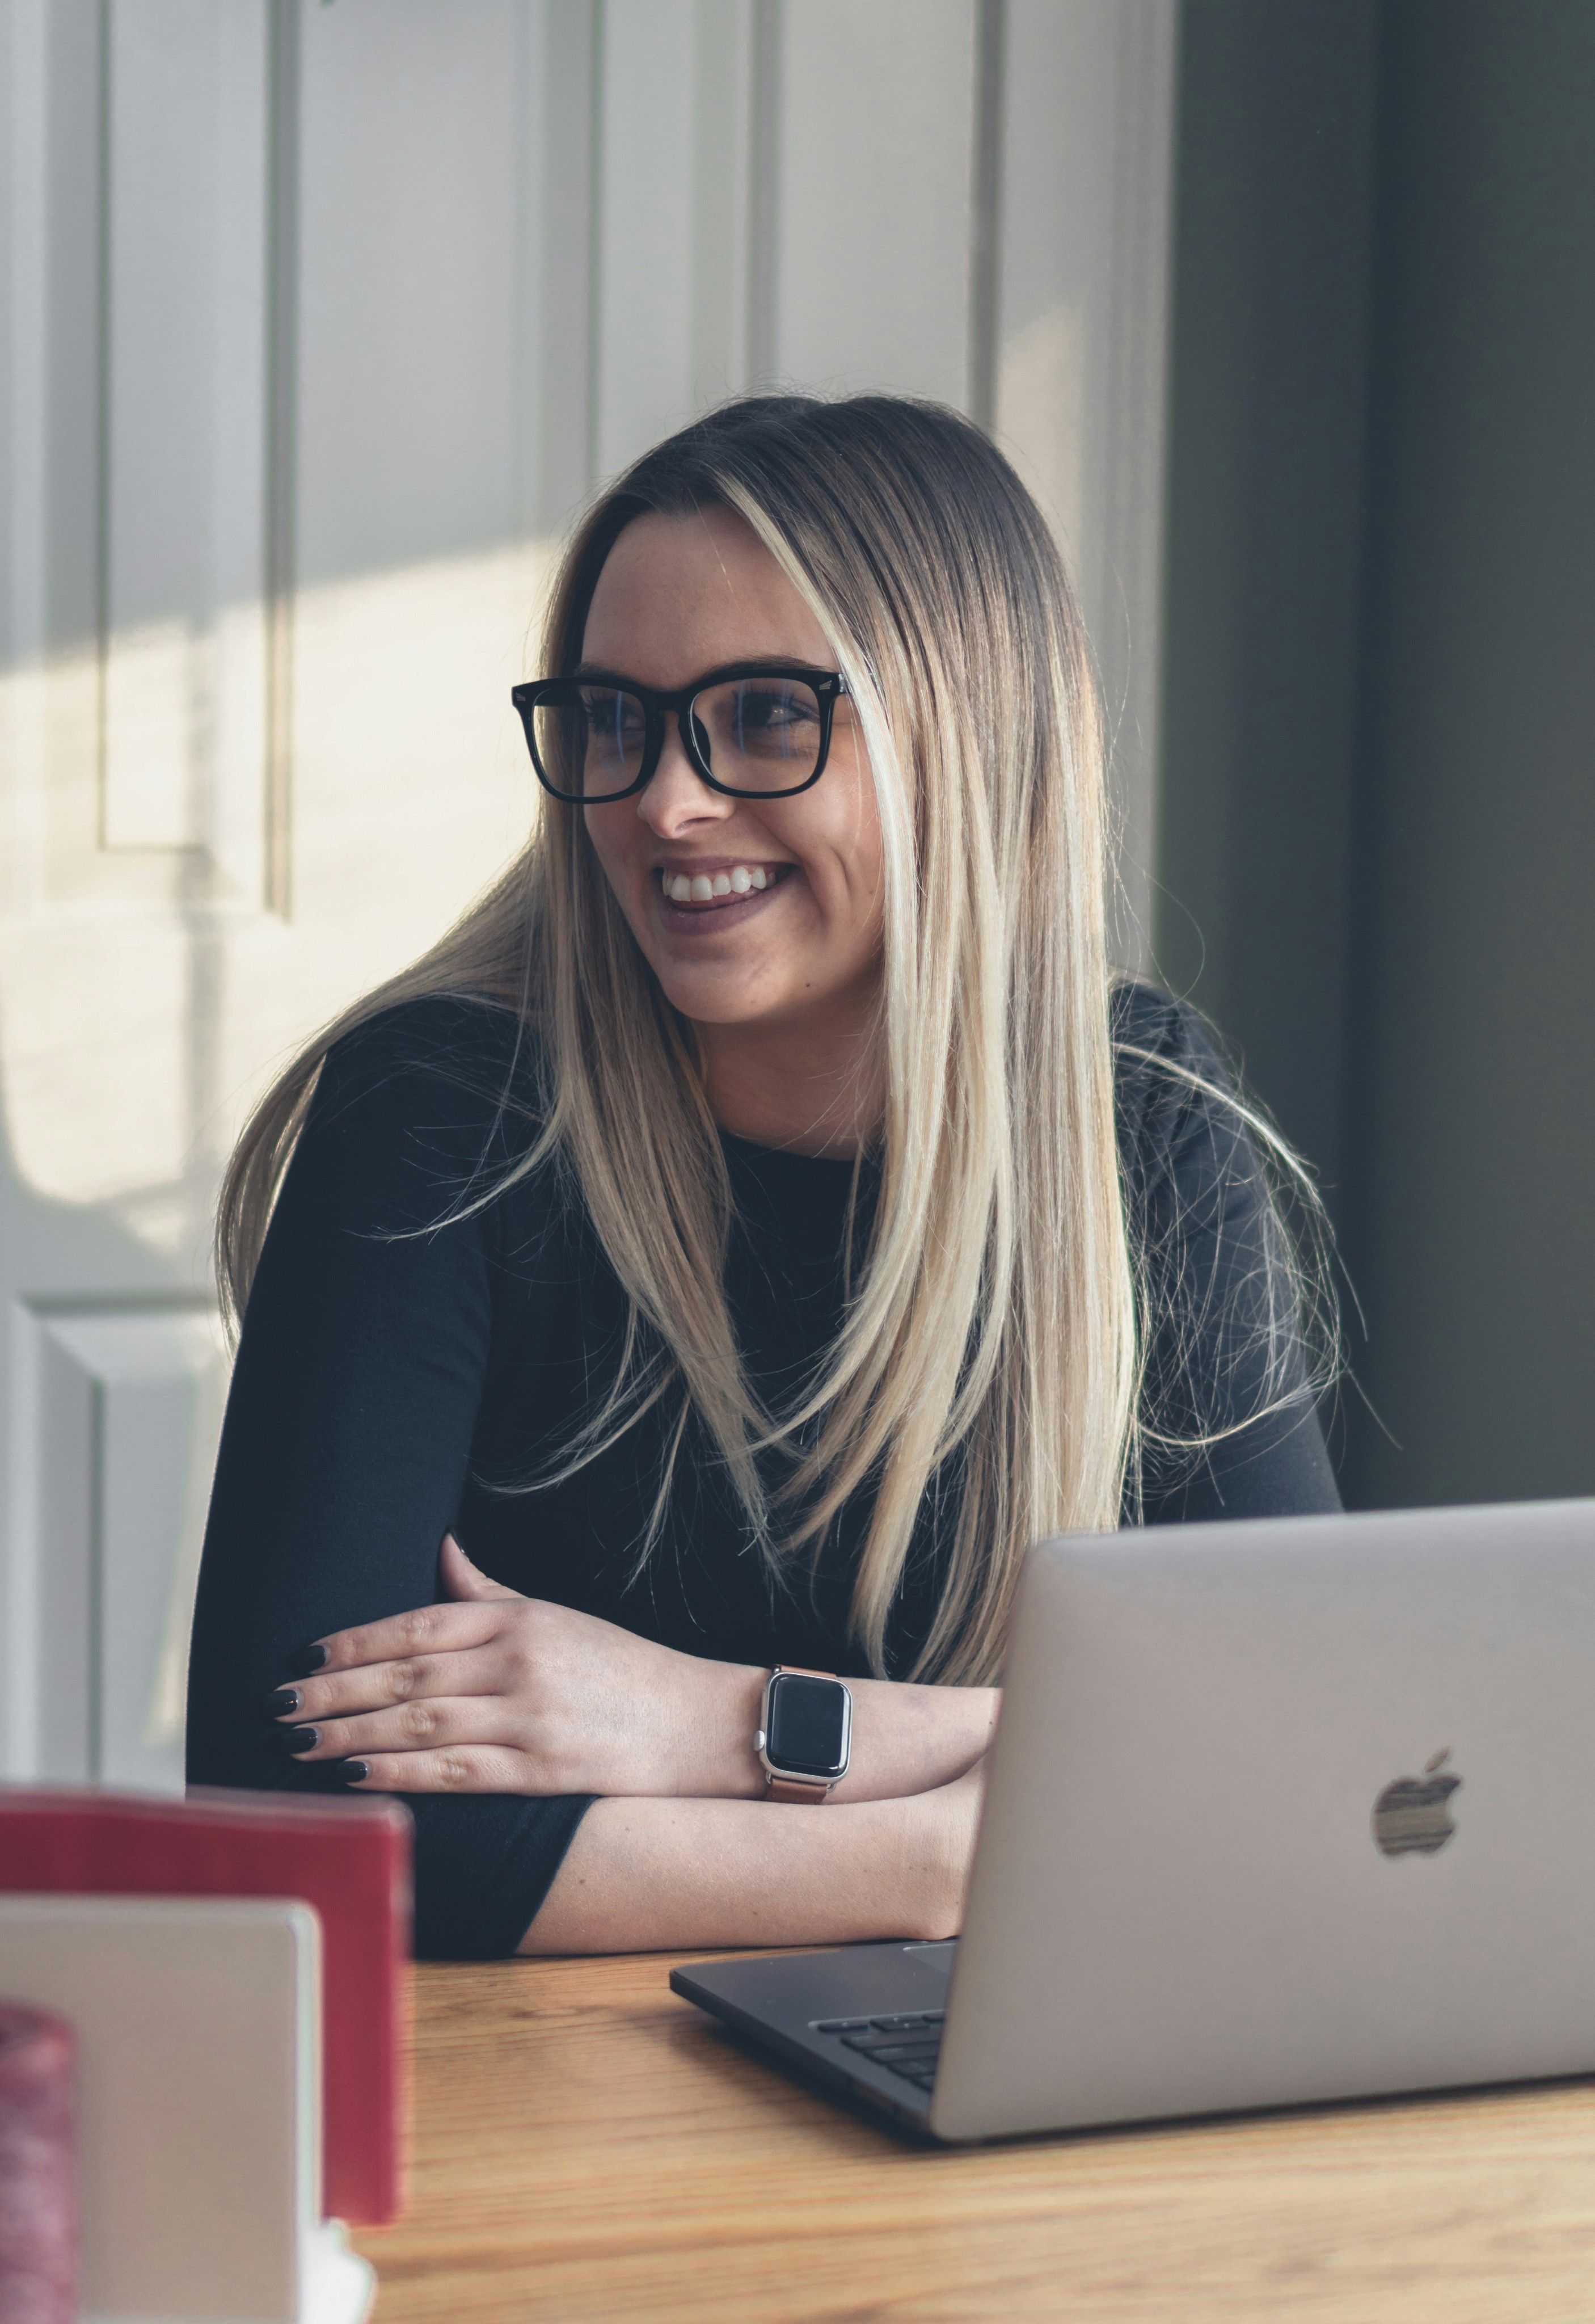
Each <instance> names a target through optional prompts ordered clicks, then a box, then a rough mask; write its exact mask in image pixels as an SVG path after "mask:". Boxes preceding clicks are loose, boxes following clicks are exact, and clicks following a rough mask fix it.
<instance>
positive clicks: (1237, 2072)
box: [670, 1501, 1595, 2140]
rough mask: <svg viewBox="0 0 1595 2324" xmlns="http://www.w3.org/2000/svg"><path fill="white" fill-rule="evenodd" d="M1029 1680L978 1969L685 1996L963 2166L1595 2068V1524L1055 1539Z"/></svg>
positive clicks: (1556, 1512)
mask: <svg viewBox="0 0 1595 2324" xmlns="http://www.w3.org/2000/svg"><path fill="white" fill-rule="evenodd" d="M1005 1688H1006V1692H1005V1694H1004V1700H1003V1708H1002V1718H1001V1723H1000V1729H999V1732H998V1738H997V1741H996V1744H995V1746H994V1748H993V1753H992V1763H991V1781H990V1785H989V1789H988V1793H987V1798H986V1807H985V1813H984V1817H983V1819H982V1826H981V1832H980V1840H979V1843H978V1846H977V1849H976V1853H975V1863H974V1871H973V1880H972V1884H971V1888H970V1896H969V1906H968V1912H967V1914H966V1916H965V1923H964V1932H963V1937H962V1938H961V1939H960V1940H959V1941H957V1942H956V1943H955V1944H953V1943H948V1944H903V1943H891V1944H871V1945H853V1946H847V1947H844V1948H843V1949H841V1950H833V1951H828V1952H817V1953H783V1954H779V1955H776V1956H774V1957H771V1958H770V1959H764V1960H718V1961H715V1960H711V1961H704V1962H700V1963H696V1964H695V1965H693V1966H691V1967H688V1968H684V1969H676V1970H673V1971H672V1973H671V1978H670V1982H671V1985H672V1986H673V1987H674V1988H675V1990H676V1991H677V1992H678V1993H679V1994H682V1995H684V1996H686V1997H687V1999H688V2000H691V2001H695V2002H697V2003H698V2004H699V2005H700V2006H702V2007H704V2008H705V2009H707V2010H711V2011H713V2012H714V2014H715V2015H716V2016H717V2017H720V2018H722V2019H724V2021H725V2022H726V2023H727V2024H730V2025H732V2026H733V2027H735V2028H736V2029H737V2031H738V2032H739V2033H743V2034H745V2035H747V2036H749V2037H750V2038H751V2039H752V2040H753V2041H755V2042H757V2043H761V2044H763V2045H764V2046H765V2047H766V2048H768V2049H769V2050H770V2052H772V2053H773V2055H774V2056H775V2057H777V2058H778V2059H779V2060H781V2061H786V2062H788V2063H790V2064H792V2065H794V2066H797V2067H798V2068H800V2069H801V2070H803V2071H804V2072H805V2073H807V2074H808V2075H809V2076H812V2077H817V2078H819V2079H820V2080H822V2081H825V2082H827V2083H829V2084H831V2085H833V2086H834V2087H835V2088H837V2089H842V2090H844V2091H846V2092H847V2093H849V2094H850V2095H851V2096H853V2097H854V2098H860V2099H862V2100H865V2101H866V2102H868V2103H869V2104H870V2105H871V2106H873V2107H877V2108H879V2109H880V2110H881V2111H883V2112H884V2113H886V2114H888V2115H890V2116H893V2117H894V2118H895V2119H896V2120H897V2121H898V2122H899V2124H901V2125H904V2126H910V2127H912V2128H915V2129H917V2130H920V2131H924V2132H928V2133H929V2134H930V2135H933V2136H935V2137H936V2138H941V2139H948V2140H957V2139H981V2138H992V2137H998V2136H1001V2135H1005V2134H1009V2133H1013V2132H1019V2131H1038V2130H1062V2129H1072V2128H1081V2127H1084V2126H1088V2125H1093V2124H1108V2123H1117V2122H1133V2121H1141V2120H1148V2119H1152V2118H1156V2117H1158V2116H1173V2115H1194V2114H1206V2113H1213V2112H1220V2111H1223V2110H1227V2109H1231V2108H1237V2107H1268V2106H1278V2105H1288V2104H1294V2103H1297V2102H1300V2101H1303V2100H1308V2099H1323V2098H1358V2097H1366V2096H1371V2095H1374V2094H1376V2093H1388V2092H1392V2091H1397V2090H1419V2089H1436V2088H1443V2087H1446V2086H1448V2085H1449V2086H1455V2085H1459V2084H1473V2083H1484V2082H1493V2081H1510V2080H1522V2079H1526V2078H1529V2077H1535V2076H1541V2075H1555V2074H1579V2073H1589V2072H1595V1501H1560V1502H1536V1503H1533V1504H1529V1505H1527V1506H1525V1507H1521V1508H1468V1509H1434V1510H1420V1511H1414V1512H1409V1513H1406V1514H1401V1515H1397V1516H1359V1517H1299V1518H1291V1519H1285V1520H1279V1521H1272V1520H1267V1521H1255V1520H1254V1521H1252V1522H1249V1523H1246V1524H1235V1525H1206V1526H1188V1527H1178V1526H1170V1527H1166V1528H1158V1529H1154V1530H1148V1531H1146V1532H1141V1533H1121V1534H1118V1535H1081V1536H1074V1537H1068V1538H1064V1539H1060V1540H1056V1541H1052V1542H1047V1543H1045V1544H1044V1545H1042V1546H1041V1547H1040V1548H1039V1549H1037V1550H1036V1551H1034V1552H1033V1553H1032V1554H1031V1556H1030V1558H1029V1560H1028V1566H1027V1569H1026V1573H1025V1578H1024V1583H1023V1588H1022V1593H1021V1597H1020V1601H1019V1611H1018V1615H1017V1618H1016V1620H1015V1624H1014V1632H1013V1646H1012V1649H1011V1652H1010V1658H1009V1666H1008V1670H1007V1674H1006V1679H1005ZM829 1812H838V1811H829Z"/></svg>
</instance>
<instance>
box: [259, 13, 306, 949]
mask: <svg viewBox="0 0 1595 2324" xmlns="http://www.w3.org/2000/svg"><path fill="white" fill-rule="evenodd" d="M268 72H269V82H268V92H267V107H268V110H267V131H266V166H267V173H268V174H267V194H266V233H267V244H266V296H267V302H268V303H267V316H266V440H265V447H264V452H265V503H266V506H265V520H266V521H265V574H264V583H265V599H266V736H265V797H264V801H263V808H264V853H265V904H266V908H267V909H268V910H269V911H272V912H275V913H276V914H277V915H278V916H279V917H280V918H283V919H287V918H289V917H290V913H291V910H292V907H293V593H294V587H295V581H296V567H295V556H294V534H295V521H294V520H295V514H296V504H297V497H298V495H297V482H298V478H297V468H296V448H297V443H298V417H299V271H300V269H299V250H300V0H271V19H270V49H269V64H268Z"/></svg>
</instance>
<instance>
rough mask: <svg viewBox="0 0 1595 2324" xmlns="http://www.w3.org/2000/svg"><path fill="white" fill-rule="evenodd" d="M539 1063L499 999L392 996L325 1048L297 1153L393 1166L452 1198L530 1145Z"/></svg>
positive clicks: (528, 1037)
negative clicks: (394, 1000) (390, 1004)
mask: <svg viewBox="0 0 1595 2324" xmlns="http://www.w3.org/2000/svg"><path fill="white" fill-rule="evenodd" d="M541 1067H542V1058H541V1052H540V1049H539V1044H538V1041H537V1037H536V1035H535V1033H534V1032H533V1030H532V1028H530V1026H529V1025H528V1024H527V1023H526V1021H525V1019H523V1018H521V1016H520V1015H519V1014H518V1013H517V1012H516V1011H515V1010H512V1009H508V1008H505V1007H504V1006H503V1005H502V1003H499V1002H496V1001H490V1000H486V999H478V998H476V997H475V996H474V995H472V994H469V993H459V994H455V993H440V994H435V995H429V996H427V997H426V998H424V999H421V1000H417V1001H403V1002H401V1003H400V1004H399V1005H398V1006H397V1007H395V1008H392V1009H385V1010H383V1011H382V1012H381V1013H380V1014H379V1015H377V1016H374V1017H371V1018H368V1019H366V1021H365V1022H364V1024H361V1025H356V1026H355V1027H354V1028H353V1029H352V1030H351V1031H349V1032H347V1033H346V1034H344V1035H343V1036H342V1037H341V1038H340V1039H338V1040H337V1041H335V1042H334V1044H333V1045H332V1047H331V1048H330V1049H329V1050H328V1051H327V1056H326V1059H325V1061H324V1063H323V1065H322V1067H321V1072H320V1075H319V1077H318V1081H317V1084H316V1090H315V1095H314V1098H313V1100H312V1102H311V1106H310V1111H309V1119H308V1120H307V1122H306V1126H305V1134H304V1138H303V1139H302V1140H301V1145H302V1146H303V1147H304V1148H307V1149H309V1151H308V1152H307V1155H306V1159H307V1161H309V1158H310V1157H311V1155H314V1154H317V1153H318V1154H319V1155H320V1156H321V1157H322V1158H323V1160H324V1161H325V1162H326V1163H327V1164H329V1165H331V1164H334V1161H335V1156H341V1157H343V1160H344V1161H345V1163H346V1165H347V1167H354V1168H358V1169H362V1170H364V1169H372V1170H376V1171H378V1172H387V1171H392V1170H399V1171H401V1173H402V1174H403V1178H404V1181H405V1183H406V1184H407V1185H416V1186H417V1187H418V1188H419V1186H420V1185H425V1186H426V1187H427V1188H428V1189H429V1190H430V1192H431V1193H437V1192H439V1191H444V1190H446V1191H447V1193H448V1194H450V1196H451V1197H452V1198H454V1199H459V1198H461V1197H463V1196H465V1195H466V1194H468V1193H469V1192H470V1190H472V1189H473V1188H479V1187H480V1186H481V1185H483V1183H484V1180H488V1181H491V1180H492V1179H493V1178H494V1177H496V1176H499V1175H500V1174H501V1173H502V1171H504V1170H505V1169H506V1168H509V1167H512V1166H513V1165H514V1164H515V1163H516V1162H517V1161H518V1160H520V1159H521V1157H523V1156H524V1155H525V1154H526V1152H527V1151H528V1149H529V1148H530V1147H531V1146H532V1145H533V1144H534V1143H535V1142H536V1139H537V1137H538V1135H539V1131H540V1130H541V1129H542V1126H543V1122H544V1120H545V1119H546V1109H545V1107H544V1104H543V1099H542V1071H541ZM429 1198H430V1196H429ZM418 1199H419V1193H418Z"/></svg>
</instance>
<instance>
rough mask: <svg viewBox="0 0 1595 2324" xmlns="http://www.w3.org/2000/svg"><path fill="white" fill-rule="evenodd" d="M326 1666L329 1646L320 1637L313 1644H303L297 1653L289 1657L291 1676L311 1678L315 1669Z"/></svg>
mask: <svg viewBox="0 0 1595 2324" xmlns="http://www.w3.org/2000/svg"><path fill="white" fill-rule="evenodd" d="M326 1667H327V1648H326V1647H325V1646H323V1645H322V1644H321V1641H320V1640H319V1638H318V1640H317V1641H316V1644H315V1645H314V1646H301V1647H300V1651H299V1653H298V1654H297V1655H289V1657H288V1675H289V1677H290V1678H309V1676H310V1674H311V1673H312V1672H313V1671H318V1670H325V1669H326Z"/></svg>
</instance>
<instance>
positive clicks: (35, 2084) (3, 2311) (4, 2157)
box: [0, 2001, 78, 2324]
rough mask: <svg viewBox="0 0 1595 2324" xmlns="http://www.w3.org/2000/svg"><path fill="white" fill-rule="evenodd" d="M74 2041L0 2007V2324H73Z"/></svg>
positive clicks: (15, 2009) (43, 2014)
mask: <svg viewBox="0 0 1595 2324" xmlns="http://www.w3.org/2000/svg"><path fill="white" fill-rule="evenodd" d="M76 2064H77V2042H76V2039H75V2037H74V2035H73V2032H72V2028H71V2026H70V2025H69V2024H68V2022H67V2020H66V2019H65V2018H64V2017H58V2016H56V2015H53V2014H52V2013H51V2011H49V2010H43V2009H30V2008H27V2007H26V2006H22V2005H19V2004H17V2003H14V2002H6V2001H0V2324H76V2319H77V2316H78V2160H77V2144H76V2131H77V2119H76V2107H75V2105H74V2097H75V2092H74V2088H73V2085H74V2080H75V2077H76Z"/></svg>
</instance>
